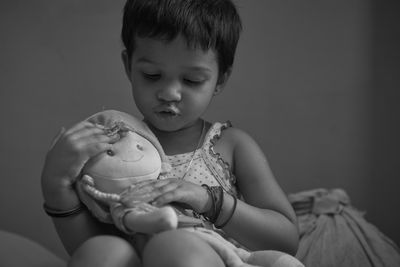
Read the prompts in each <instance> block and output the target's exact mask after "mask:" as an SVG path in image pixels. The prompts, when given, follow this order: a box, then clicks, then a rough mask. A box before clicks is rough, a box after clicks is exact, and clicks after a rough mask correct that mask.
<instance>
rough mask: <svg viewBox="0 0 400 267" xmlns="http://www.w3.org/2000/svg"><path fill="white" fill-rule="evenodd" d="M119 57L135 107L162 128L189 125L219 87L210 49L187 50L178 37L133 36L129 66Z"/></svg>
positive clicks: (215, 60) (126, 60)
mask: <svg viewBox="0 0 400 267" xmlns="http://www.w3.org/2000/svg"><path fill="white" fill-rule="evenodd" d="M123 57H124V64H125V68H126V71H127V74H128V77H129V80H130V81H131V84H132V92H133V97H134V100H135V103H136V105H137V107H138V109H139V110H140V112H141V113H142V114H143V116H144V118H145V119H146V121H147V122H148V123H150V124H151V125H152V126H153V127H155V128H157V129H159V130H162V131H175V130H179V129H182V128H185V127H188V126H191V125H193V124H194V123H195V122H196V121H197V119H198V118H199V117H200V116H201V115H202V114H203V113H204V111H205V110H206V109H207V107H208V105H209V103H210V101H211V99H212V97H213V96H214V95H215V94H216V93H218V92H219V91H220V90H221V89H222V86H223V85H222V84H217V81H218V63H217V57H216V54H215V53H214V51H212V50H208V51H203V50H202V49H200V48H199V49H190V48H188V46H187V45H186V42H185V40H184V39H183V38H182V37H180V36H178V37H177V38H176V39H174V40H172V41H171V42H163V41H160V40H156V39H150V38H136V40H135V50H134V52H133V54H132V58H131V60H130V65H129V61H128V59H127V56H126V54H123Z"/></svg>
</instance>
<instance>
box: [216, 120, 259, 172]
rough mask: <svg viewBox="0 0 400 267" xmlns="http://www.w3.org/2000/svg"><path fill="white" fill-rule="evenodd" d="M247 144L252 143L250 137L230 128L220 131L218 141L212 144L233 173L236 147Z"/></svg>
mask: <svg viewBox="0 0 400 267" xmlns="http://www.w3.org/2000/svg"><path fill="white" fill-rule="evenodd" d="M249 142H254V141H253V139H252V138H251V137H250V135H248V134H247V133H246V132H245V131H243V130H241V129H239V128H236V127H233V126H231V127H227V128H224V129H223V130H222V132H221V135H220V137H219V139H218V141H217V142H216V143H215V144H214V145H215V146H214V149H215V151H216V152H218V153H219V154H220V155H221V156H222V158H223V159H224V160H225V161H226V162H227V163H229V165H230V166H231V168H232V171H233V170H234V167H235V160H234V158H235V155H234V154H235V150H236V148H237V146H241V145H244V144H246V143H249Z"/></svg>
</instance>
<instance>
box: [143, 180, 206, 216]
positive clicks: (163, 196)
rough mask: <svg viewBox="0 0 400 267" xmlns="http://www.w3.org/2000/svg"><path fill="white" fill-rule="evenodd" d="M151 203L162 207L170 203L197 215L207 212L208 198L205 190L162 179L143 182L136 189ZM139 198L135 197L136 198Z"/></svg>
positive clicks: (182, 182) (193, 185) (187, 183)
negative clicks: (189, 209) (179, 205)
mask: <svg viewBox="0 0 400 267" xmlns="http://www.w3.org/2000/svg"><path fill="white" fill-rule="evenodd" d="M138 191H141V192H143V194H144V195H145V196H143V197H145V198H147V199H152V201H151V203H152V204H153V205H156V206H159V207H161V206H164V205H166V204H169V203H171V202H175V203H179V204H181V205H182V206H184V207H189V208H191V209H193V210H194V211H196V212H198V213H203V212H205V211H207V210H209V208H210V205H211V200H210V196H209V194H208V192H207V190H206V189H205V188H203V187H202V186H199V185H196V184H194V183H191V182H187V181H184V180H181V179H175V178H170V179H163V180H154V181H149V182H145V183H143V184H142V185H140V186H139V187H138V188H137V192H138ZM138 197H139V198H140V197H141V196H138V195H136V198H138Z"/></svg>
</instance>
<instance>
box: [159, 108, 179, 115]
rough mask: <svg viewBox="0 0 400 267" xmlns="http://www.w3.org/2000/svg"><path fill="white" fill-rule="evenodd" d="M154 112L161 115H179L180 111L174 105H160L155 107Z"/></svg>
mask: <svg viewBox="0 0 400 267" xmlns="http://www.w3.org/2000/svg"><path fill="white" fill-rule="evenodd" d="M155 112H156V113H157V114H159V115H161V116H177V115H180V111H179V109H178V108H177V107H176V106H160V107H157V108H156V109H155Z"/></svg>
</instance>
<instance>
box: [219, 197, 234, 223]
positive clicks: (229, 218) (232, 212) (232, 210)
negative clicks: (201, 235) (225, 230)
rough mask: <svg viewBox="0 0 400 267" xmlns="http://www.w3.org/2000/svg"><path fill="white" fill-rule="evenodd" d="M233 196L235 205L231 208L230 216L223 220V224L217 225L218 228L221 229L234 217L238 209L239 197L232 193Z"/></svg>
mask: <svg viewBox="0 0 400 267" xmlns="http://www.w3.org/2000/svg"><path fill="white" fill-rule="evenodd" d="M231 196H232V197H233V207H232V209H231V212H230V214H229V216H228V218H227V219H226V220H225V222H223V223H222V224H221V225H215V227H216V228H218V229H221V228H222V227H224V226H225V225H226V224H227V223H228V222H229V221H230V220H231V219H232V217H233V214H234V213H235V210H236V205H237V198H236V196H234V195H231Z"/></svg>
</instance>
